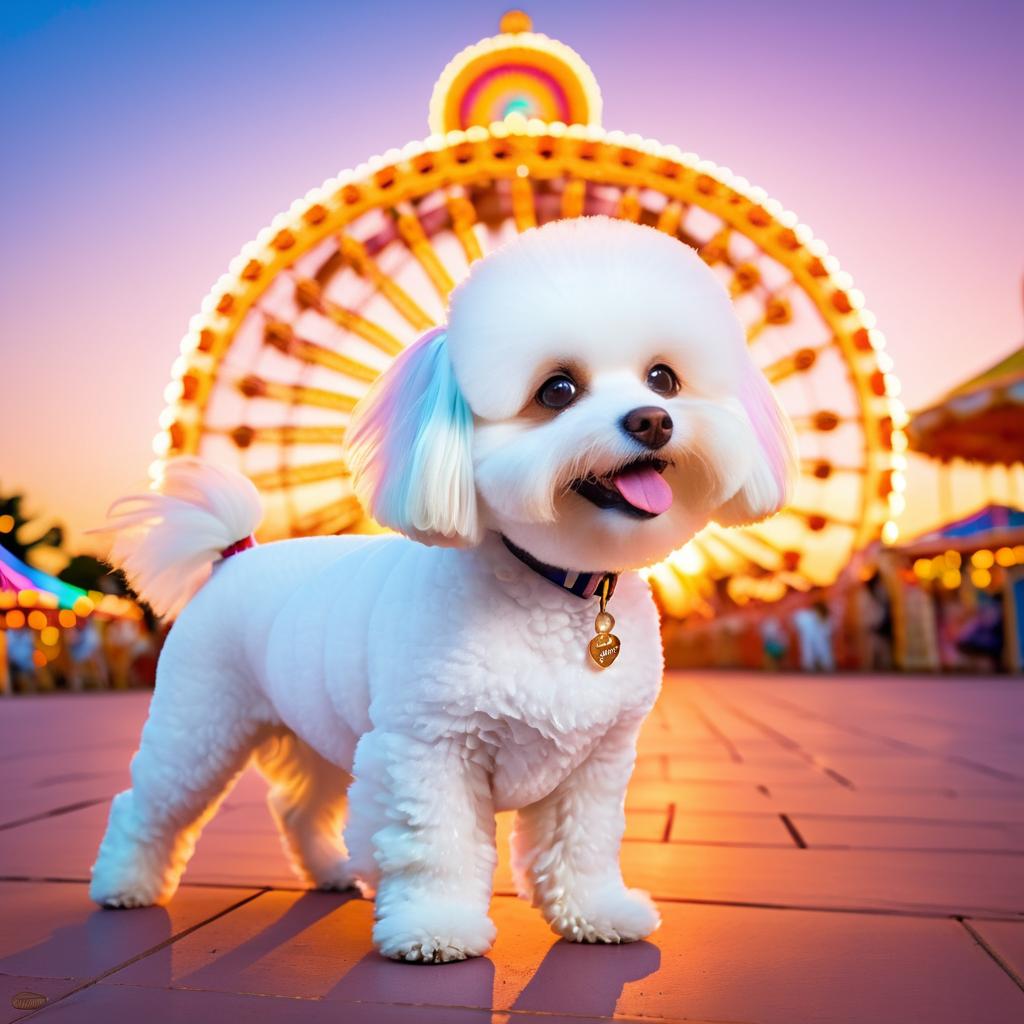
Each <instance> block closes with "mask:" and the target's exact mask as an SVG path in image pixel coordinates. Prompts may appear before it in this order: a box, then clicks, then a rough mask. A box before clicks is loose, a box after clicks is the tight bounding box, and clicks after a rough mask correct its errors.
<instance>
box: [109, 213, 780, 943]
mask: <svg viewBox="0 0 1024 1024" xmlns="http://www.w3.org/2000/svg"><path fill="white" fill-rule="evenodd" d="M348 464H349V466H350V468H351V472H352V476H353V483H354V486H355V490H356V493H357V494H358V495H359V497H360V498H361V500H362V501H363V503H364V505H365V506H366V508H367V509H368V510H369V511H370V512H371V513H372V515H373V516H374V517H375V518H376V520H377V521H378V522H380V523H382V524H384V525H385V526H388V527H391V528H392V529H393V530H395V531H397V532H398V533H401V534H405V537H398V536H375V537H364V536H344V537H321V538H308V539H302V540H292V541H285V542H281V543H275V544H267V545H264V546H259V547H253V548H252V549H251V550H244V551H242V553H238V552H239V551H241V549H244V548H245V547H246V544H245V543H244V541H243V542H242V543H239V542H240V540H243V539H244V538H247V537H249V535H250V534H251V532H252V531H253V529H254V528H255V527H256V525H257V523H258V521H259V518H260V508H259V501H258V499H257V495H256V492H255V490H254V488H253V487H252V485H251V484H250V483H249V482H248V481H247V480H245V479H244V478H243V477H241V476H239V475H238V474H235V473H233V472H228V471H225V470H222V469H218V468H216V467H214V466H211V465H208V464H204V463H202V462H200V461H198V460H195V459H184V460H178V461H174V462H171V463H170V464H168V466H167V468H166V474H165V477H164V479H163V480H162V481H161V482H160V484H158V485H157V487H156V493H154V494H151V495H147V496H144V497H137V498H134V499H127V501H128V504H127V505H125V504H124V503H121V505H120V508H118V507H115V509H114V510H112V512H113V513H114V515H113V520H112V525H111V527H110V529H111V530H112V531H115V541H114V548H113V557H114V559H115V560H117V561H119V562H120V564H122V565H123V566H124V568H125V569H126V571H127V572H128V575H129V577H130V578H131V579H132V580H133V581H134V583H135V584H136V586H137V587H138V589H139V590H140V592H141V593H142V594H143V595H144V596H145V597H146V598H147V599H148V600H149V601H150V602H151V603H152V605H153V606H154V608H155V609H157V610H158V611H159V612H163V613H165V614H174V613H177V612H180V615H179V617H178V620H177V622H176V624H175V626H174V628H173V630H172V631H171V634H170V636H169V638H168V641H167V644H166V647H165V648H164V652H163V655H162V657H161V659H160V666H159V671H158V674H157V685H156V692H155V694H154V697H153V703H152V707H151V709H150V714H149V720H148V722H147V723H146V726H145V729H144V730H143V733H142V742H141V746H140V748H139V751H138V753H137V754H136V755H135V757H134V759H133V761H132V765H131V774H132V788H131V789H129V790H127V791H125V792H123V793H121V794H119V795H118V796H117V797H116V798H115V799H114V802H113V805H112V807H111V811H110V821H109V825H108V828H107V833H106V836H105V838H104V839H103V843H102V845H101V847H100V851H99V856H98V859H97V861H96V864H95V867H94V869H93V877H92V889H91V893H92V896H93V898H94V899H95V900H97V901H98V902H100V903H102V904H105V905H107V906H118V907H134V906H143V905H147V904H152V903H159V902H163V901H166V900H167V899H169V898H170V897H171V895H172V894H173V893H174V891H175V889H176V887H177V885H178V881H179V878H180V876H181V873H182V871H183V870H184V868H185V865H186V863H187V861H188V859H189V856H190V855H191V853H192V850H193V846H194V844H195V841H196V838H197V836H198V833H199V830H200V829H201V827H202V826H203V824H204V823H205V822H206V821H207V820H209V818H210V817H211V816H212V815H213V813H214V812H215V811H216V809H217V806H218V803H219V801H220V800H221V799H222V797H223V795H224V793H225V792H226V790H227V789H228V788H229V787H230V786H231V784H232V782H233V780H234V779H235V778H236V777H237V776H238V774H239V772H241V771H242V770H243V769H244V768H245V766H246V765H247V764H249V763H250V762H252V763H254V764H255V766H256V767H257V768H258V769H259V770H260V771H261V772H262V773H263V774H264V775H265V776H266V777H267V779H268V781H269V783H270V786H271V791H270V805H271V808H272V810H273V813H274V816H275V818H276V819H277V822H278V825H279V826H280V828H281V831H282V833H283V836H284V842H285V845H286V847H287V850H288V852H289V854H290V857H291V859H292V861H293V863H294V866H295V869H296V871H297V872H298V873H299V874H300V875H301V876H302V877H303V878H304V879H306V880H307V881H308V882H309V883H311V884H312V885H316V886H321V887H330V888H342V887H347V886H350V885H352V884H358V885H359V886H360V887H361V888H362V890H363V891H364V892H365V893H367V894H369V893H375V894H376V914H375V921H376V923H375V926H374V930H373V938H374V942H375V943H376V945H377V947H378V948H379V949H380V951H381V952H382V953H383V954H384V955H385V956H389V957H394V958H398V959H405V960H422V961H430V962H440V961H448V960H459V959H463V958H465V957H470V956H479V955H481V954H482V953H485V952H486V951H487V949H488V948H489V947H490V945H491V943H492V942H493V940H494V935H495V929H494V925H493V923H492V922H491V920H490V918H489V917H488V907H489V903H490V897H491V887H492V875H493V872H494V867H495V860H496V855H495V849H494V813H495V811H501V810H506V809H512V808H514V809H515V810H516V811H517V812H518V814H517V818H516V826H515V834H514V837H513V860H514V866H515V870H516V874H517V878H518V883H519V886H520V888H521V891H522V893H523V895H524V896H527V897H529V898H532V900H533V903H534V905H535V906H537V907H539V908H540V910H541V913H542V914H543V915H544V917H545V919H546V920H547V921H548V922H549V924H550V925H551V927H552V928H553V929H554V931H555V932H557V933H558V934H559V935H561V936H563V937H564V938H566V939H572V940H576V941H585V942H628V941H632V940H636V939H640V938H643V937H644V936H646V935H649V934H650V933H651V932H652V931H653V930H654V929H655V928H656V927H657V926H658V923H659V919H658V914H657V911H656V910H655V908H654V905H653V904H652V903H651V901H650V898H649V897H648V896H647V895H646V894H645V893H643V892H640V891H638V890H635V889H628V888H626V886H625V884H624V883H623V880H622V874H621V871H620V868H619V846H620V841H621V839H622V833H623V827H624V817H623V802H624V795H625V792H626V785H627V783H628V782H629V778H630V774H631V771H632V768H633V762H634V758H635V744H636V738H637V732H638V731H639V729H640V725H641V723H642V722H643V720H644V717H645V716H646V715H647V713H648V712H649V711H650V709H651V706H652V705H653V703H654V700H655V698H656V696H657V694H658V690H659V687H660V684H661V676H662V655H661V643H660V637H659V627H658V616H657V612H656V610H655V607H654V604H653V602H652V600H651V597H650V595H649V593H648V588H647V587H646V585H645V584H644V582H643V581H642V580H641V579H640V578H639V577H638V576H637V575H636V574H635V573H630V572H629V570H635V569H638V568H640V567H643V566H646V565H649V564H651V563H652V562H655V561H657V560H659V559H662V558H664V557H665V556H667V555H668V554H669V553H670V552H672V551H673V550H675V549H677V548H678V547H680V546H681V545H682V544H683V543H685V542H686V541H687V540H689V539H690V538H691V537H692V536H693V535H694V534H695V533H696V532H697V531H698V530H699V529H700V528H701V527H703V526H704V525H705V524H706V523H707V522H708V521H709V520H712V519H714V520H716V521H717V522H718V523H722V524H735V523H749V522H752V521H755V520H759V519H762V518H764V517H766V516H769V515H771V514H772V513H774V512H775V511H777V510H778V509H779V508H780V507H781V506H782V505H783V504H784V503H785V501H786V499H787V495H788V493H789V488H790V484H791V480H792V477H793V465H794V449H793V443H792V435H791V430H790V427H789V424H788V421H787V420H786V418H785V416H784V414H783V413H782V412H781V410H780V408H779V405H778V403H777V402H776V400H775V398H774V396H773V395H772V392H771V391H770V390H769V387H768V385H767V383H766V381H765V380H764V378H763V377H762V376H761V374H760V373H759V372H758V371H757V370H756V368H755V367H754V365H753V363H752V362H751V360H750V356H749V355H748V353H747V347H746V341H745V337H744V332H743V329H742V326H741V324H740V322H739V320H738V319H737V317H736V314H735V313H734V311H733V308H732V305H731V303H730V300H729V296H728V294H727V292H726V290H725V289H724V288H723V287H722V285H721V284H720V283H719V282H718V280H717V279H716V278H715V276H714V275H713V273H712V272H711V270H709V269H708V268H707V267H706V266H705V265H704V264H703V263H702V262H701V260H700V259H699V257H698V256H697V254H696V253H695V252H694V251H693V250H692V249H689V248H688V247H686V246H685V245H682V244H681V243H680V242H678V241H677V240H676V239H673V238H670V237H669V236H667V235H665V234H662V233H659V232H658V231H655V230H653V229H651V228H648V227H642V226H638V225H636V224H632V223H625V222H621V221H615V220H610V219H608V218H603V217H593V218H584V219H579V220H565V221H558V222H555V223H552V224H549V225H547V226H545V227H542V228H539V229H536V230H531V231H527V232H526V233H525V234H523V235H522V236H520V237H519V238H517V239H516V240H515V241H513V242H511V243H510V244H508V245H507V246H505V247H504V248H502V249H500V250H498V251H497V252H496V253H494V254H493V255H491V256H488V257H487V259H485V260H483V261H481V262H479V263H477V264H475V265H474V267H473V269H472V273H471V274H470V275H469V277H468V279H467V280H466V281H465V282H464V283H463V284H461V285H460V286H459V287H458V288H457V289H456V290H455V292H454V293H453V295H452V299H451V305H450V315H449V320H448V323H447V325H446V326H445V327H443V328H441V329H440V330H437V331H432V332H430V333H429V334H427V335H426V336H424V337H423V338H421V339H420V340H419V341H418V342H417V343H416V344H414V345H413V346H411V347H410V348H409V349H408V350H407V351H406V352H405V353H404V354H403V355H402V356H401V357H399V359H398V360H397V361H396V363H395V364H394V366H393V367H392V368H391V369H390V370H389V371H388V372H387V373H385V374H384V376H383V377H382V378H381V379H380V380H379V381H378V383H377V384H376V385H375V386H374V387H373V389H372V390H371V391H370V393H369V394H368V395H367V397H366V398H365V399H364V401H363V402H362V403H361V404H360V406H359V407H358V408H357V410H356V411H355V413H354V415H353V419H352V423H351V425H350V428H349V433H348ZM407 538H411V539H407ZM226 555H233V557H230V558H227V557H224V556H226ZM214 563H216V567H215V570H214V571H213V572H212V573H211V571H210V566H211V565H213V564H214ZM619 573H622V574H623V575H622V576H621V577H620V578H618V581H617V582H618V587H617V589H616V590H615V592H614V597H613V598H612V599H611V601H610V604H609V606H608V610H609V612H611V613H614V616H615V620H616V622H615V624H614V626H612V624H611V623H610V622H609V620H608V618H607V617H603V618H602V621H601V622H600V623H599V625H600V627H601V629H600V630H599V632H601V634H602V636H604V637H605V640H604V641H602V642H603V643H605V644H606V645H611V646H613V647H616V649H619V647H618V645H619V644H620V645H621V654H620V655H619V656H618V659H617V660H615V661H614V663H613V664H608V665H607V667H603V668H602V667H600V666H599V665H598V664H597V662H596V661H595V659H594V658H593V657H592V656H591V654H590V652H589V650H588V645H589V642H590V641H591V640H592V639H593V638H594V633H595V626H594V621H595V614H596V613H597V612H598V610H599V609H598V596H597V595H598V594H599V593H605V592H606V591H607V592H610V591H611V589H612V585H613V584H614V582H615V574H619ZM206 577H209V582H205V584H204V580H205V579H206ZM200 586H201V589H199V588H200ZM193 595H194V596H193ZM186 602H187V605H186ZM612 628H614V630H615V635H614V636H613V635H611V630H612ZM616 637H617V638H618V642H617V643H616ZM599 646H600V645H599ZM601 653H602V657H604V655H605V654H606V653H607V652H601ZM352 778H354V781H352V784H351V786H349V782H350V781H351V780H352ZM346 789H347V790H348V800H347V803H348V821H347V824H346V826H345V830H344V840H345V845H344V846H343V844H342V841H341V815H342V809H343V802H344V800H345V794H346ZM346 846H347V853H346V850H345V847H346Z"/></svg>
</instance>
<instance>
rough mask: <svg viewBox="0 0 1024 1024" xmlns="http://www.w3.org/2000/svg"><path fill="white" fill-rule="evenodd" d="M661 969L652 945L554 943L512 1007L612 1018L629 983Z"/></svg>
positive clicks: (656, 950) (646, 943)
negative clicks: (623, 990) (624, 988)
mask: <svg viewBox="0 0 1024 1024" xmlns="http://www.w3.org/2000/svg"><path fill="white" fill-rule="evenodd" d="M660 966H661V950H660V949H658V947H657V946H655V945H653V944H652V943H650V942H631V943H628V944H626V945H621V946H606V945H597V944H595V945H586V944H581V943H577V942H564V941H562V942H556V943H555V944H554V945H553V946H552V947H551V949H550V950H548V953H547V956H545V957H544V959H543V960H542V961H541V964H540V966H539V967H538V968H537V970H536V971H535V972H534V975H533V977H532V978H531V979H530V982H529V984H527V986H526V988H524V989H523V991H522V992H520V993H519V998H518V999H516V1001H515V1002H514V1003H513V1004H512V1006H511V1007H510V1009H512V1010H520V1011H531V1010H532V1011H534V1012H543V1013H566V1014H576V1015H580V1016H584V1017H611V1016H612V1015H613V1014H614V1013H615V1007H616V1006H617V1005H618V1002H619V999H620V997H621V996H622V989H623V987H624V986H625V985H626V983H627V982H630V981H639V980H640V979H642V978H646V977H647V976H648V975H650V974H653V973H654V972H655V971H657V970H658V968H659V967H660Z"/></svg>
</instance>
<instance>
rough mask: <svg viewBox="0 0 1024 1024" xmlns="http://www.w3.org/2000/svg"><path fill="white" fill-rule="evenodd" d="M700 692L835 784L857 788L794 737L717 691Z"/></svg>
mask: <svg viewBox="0 0 1024 1024" xmlns="http://www.w3.org/2000/svg"><path fill="white" fill-rule="evenodd" d="M702 692H704V693H705V694H706V695H707V696H708V697H709V698H710V699H711V700H713V701H715V702H716V703H717V704H718V705H720V706H721V707H723V708H725V710H726V711H728V712H729V713H730V714H731V715H733V716H734V717H735V718H738V719H739V720H740V721H741V722H746V723H747V724H748V725H752V726H753V727H754V728H755V729H757V730H758V731H759V732H761V733H763V734H764V735H765V736H767V737H768V739H770V740H772V741H774V742H775V743H777V744H778V745H779V746H780V747H782V749H783V750H785V751H786V752H787V753H789V754H792V755H793V756H794V757H798V758H800V760H801V761H804V762H805V763H806V764H809V765H810V766H811V767H812V768H813V769H815V770H816V771H819V772H821V773H822V774H823V775H827V776H828V777H829V778H830V779H831V780H832V781H833V782H835V783H836V784H837V785H840V786H843V787H844V788H846V789H856V788H857V787H856V786H855V785H854V784H853V781H852V780H851V779H848V778H847V777H846V776H845V775H843V774H842V773H841V772H837V771H836V770H835V769H834V768H830V767H829V766H828V765H827V764H825V763H824V761H823V760H822V759H821V758H819V757H817V756H816V755H814V754H812V753H811V752H810V751H808V750H804V748H803V747H802V746H801V745H800V744H799V743H798V742H797V741H796V740H795V739H793V737H792V736H787V735H786V734H785V733H784V732H781V731H780V730H778V729H776V728H775V727H774V726H773V725H769V724H768V723H767V722H764V721H762V720H761V719H760V718H757V717H756V716H755V715H752V714H750V713H749V712H746V711H741V710H740V709H739V708H738V707H736V705H735V704H733V703H732V702H731V701H727V700H726V699H725V698H724V697H721V696H719V695H718V694H717V693H713V692H710V691H708V689H707V688H706V687H702Z"/></svg>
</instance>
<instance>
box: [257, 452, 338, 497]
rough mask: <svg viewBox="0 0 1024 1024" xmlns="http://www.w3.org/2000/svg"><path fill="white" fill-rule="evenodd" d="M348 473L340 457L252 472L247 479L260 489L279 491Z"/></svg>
mask: <svg viewBox="0 0 1024 1024" xmlns="http://www.w3.org/2000/svg"><path fill="white" fill-rule="evenodd" d="M348 475H349V471H348V466H347V465H346V464H345V462H344V461H343V460H342V459H331V460H330V461H329V462H312V463H309V464H308V465H305V466H281V467H280V468H278V469H268V470H266V471H265V472H262V473H253V474H251V475H250V476H249V479H250V480H251V481H252V482H253V483H254V484H255V485H256V486H257V487H258V488H259V489H260V490H261V491H281V490H285V489H287V488H290V487H300V486H302V485H303V484H316V483H322V482H323V481H324V480H336V479H338V478H340V477H346V476H348Z"/></svg>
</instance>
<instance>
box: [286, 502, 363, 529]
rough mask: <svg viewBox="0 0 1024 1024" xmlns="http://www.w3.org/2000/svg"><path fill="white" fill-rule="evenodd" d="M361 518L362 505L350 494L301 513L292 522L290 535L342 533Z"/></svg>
mask: <svg viewBox="0 0 1024 1024" xmlns="http://www.w3.org/2000/svg"><path fill="white" fill-rule="evenodd" d="M362 518H363V507H362V505H360V504H359V501H358V500H357V499H356V498H355V497H354V496H352V495H349V496H348V497H345V498H339V499H338V500H337V501H332V502H329V503H328V504H326V505H321V506H320V507H319V508H315V509H312V510H311V511H309V512H306V513H303V515H301V516H299V517H298V519H296V520H295V522H294V523H292V535H293V536H297V537H308V536H313V535H322V534H329V533H343V532H344V531H345V530H348V529H350V528H351V527H353V526H355V525H356V523H358V522H359V520H360V519H362Z"/></svg>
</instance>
